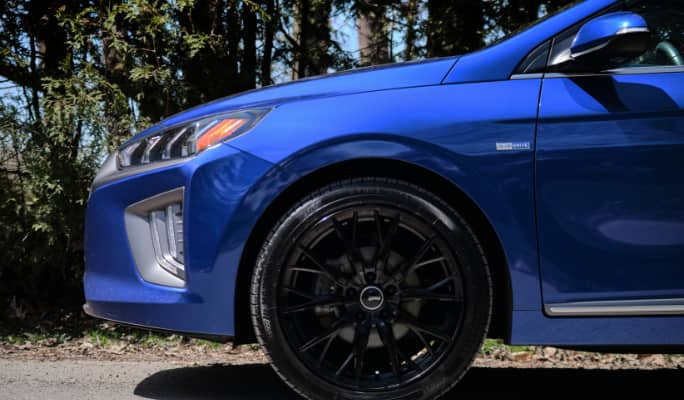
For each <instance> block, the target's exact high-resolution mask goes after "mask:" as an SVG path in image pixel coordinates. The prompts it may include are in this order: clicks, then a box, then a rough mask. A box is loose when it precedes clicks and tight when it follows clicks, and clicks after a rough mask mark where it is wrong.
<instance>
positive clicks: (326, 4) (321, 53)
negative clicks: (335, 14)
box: [293, 0, 333, 78]
mask: <svg viewBox="0 0 684 400" xmlns="http://www.w3.org/2000/svg"><path fill="white" fill-rule="evenodd" d="M331 13H332V0H298V1H297V2H296V3H295V19H296V29H295V34H296V40H295V41H294V42H293V45H294V68H293V77H294V78H303V77H306V76H312V75H320V74H325V73H326V72H328V68H330V67H331V66H332V64H333V57H332V55H331V54H330V44H331V42H332V40H331V35H330V15H331Z"/></svg>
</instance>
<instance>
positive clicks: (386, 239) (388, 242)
mask: <svg viewBox="0 0 684 400" xmlns="http://www.w3.org/2000/svg"><path fill="white" fill-rule="evenodd" d="M375 218H376V220H375V224H376V229H377V230H378V235H379V236H378V239H379V240H380V247H379V248H378V251H376V252H375V255H374V256H373V261H371V265H372V266H373V267H374V268H376V269H377V266H378V263H379V262H381V261H382V262H383V263H384V264H386V263H387V258H388V257H389V254H390V249H391V247H392V240H394V236H395V235H396V234H397V230H398V228H399V219H400V214H399V213H397V214H396V215H395V216H394V218H392V221H391V222H390V226H389V227H387V232H385V234H384V235H382V234H381V229H382V227H381V226H380V223H381V221H380V220H379V219H378V218H379V215H378V214H377V213H376V214H375ZM380 235H382V236H380ZM376 272H377V271H376Z"/></svg>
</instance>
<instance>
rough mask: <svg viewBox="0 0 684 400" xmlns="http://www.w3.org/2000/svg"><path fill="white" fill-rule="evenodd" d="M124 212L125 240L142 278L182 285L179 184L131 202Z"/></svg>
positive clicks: (182, 250) (152, 281) (181, 199)
mask: <svg viewBox="0 0 684 400" xmlns="http://www.w3.org/2000/svg"><path fill="white" fill-rule="evenodd" d="M124 216H125V221H126V233H127V234H128V243H129V244H130V247H131V253H132V255H133V258H134V259H135V264H136V267H137V269H138V272H139V273H140V276H141V277H142V279H144V280H145V281H147V282H150V283H154V284H157V285H164V286H172V287H184V286H185V283H186V282H185V280H186V265H185V243H183V238H184V235H183V188H177V189H173V190H170V191H168V192H165V193H161V194H158V195H156V196H153V197H150V198H147V199H144V200H142V201H139V202H137V203H135V204H131V205H130V206H128V207H127V208H126V212H125V213H124Z"/></svg>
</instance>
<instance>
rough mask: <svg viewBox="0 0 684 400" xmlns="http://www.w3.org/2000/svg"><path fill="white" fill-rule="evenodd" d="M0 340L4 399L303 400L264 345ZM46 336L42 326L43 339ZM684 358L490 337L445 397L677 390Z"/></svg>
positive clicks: (110, 338) (124, 337) (129, 335)
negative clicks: (507, 341)
mask: <svg viewBox="0 0 684 400" xmlns="http://www.w3.org/2000/svg"><path fill="white" fill-rule="evenodd" d="M95 328H96V329H93V330H81V331H79V332H85V333H80V334H71V333H67V332H69V331H68V330H66V329H64V330H62V332H63V333H60V334H52V335H44V334H36V333H31V332H27V333H21V334H18V335H17V334H13V335H4V336H0V339H2V340H0V400H3V399H13V400H21V399H40V398H43V399H50V400H52V399H54V400H74V399H94V400H99V399H132V398H148V399H229V400H231V399H232V400H254V399H256V400H259V399H264V400H273V399H278V400H288V399H293V400H294V399H298V398H299V397H297V395H295V394H294V393H293V392H292V391H291V390H290V389H289V388H288V387H287V386H286V385H284V384H283V383H282V382H281V381H280V379H279V378H278V377H277V376H276V375H275V373H274V372H273V371H272V369H271V368H270V366H269V365H268V364H266V359H265V357H264V355H263V353H262V352H261V351H260V349H259V348H258V346H238V347H233V346H232V345H230V344H227V345H222V344H216V343H210V342H207V341H203V340H197V339H188V338H182V337H177V336H175V335H171V336H157V335H153V334H152V333H145V332H137V331H130V332H129V331H126V330H121V329H119V328H112V327H109V326H108V325H103V324H100V325H98V326H96V327H95ZM42 331H46V330H45V329H41V330H40V332H42ZM683 371H684V355H660V354H642V355H636V354H597V353H590V352H578V351H569V350H561V349H556V348H553V347H527V346H505V345H503V344H501V343H500V342H497V341H492V340H488V341H487V342H486V343H485V345H484V347H483V349H482V351H481V352H480V354H479V355H478V357H477V359H476V361H475V366H474V368H473V369H471V371H470V372H469V373H468V374H467V375H466V377H465V378H464V380H463V381H462V382H461V383H460V384H459V385H457V387H456V388H455V389H454V390H453V391H452V392H450V393H449V394H448V395H447V396H446V397H445V399H447V400H456V399H463V398H475V396H477V398H480V397H481V396H482V395H483V394H487V393H499V392H501V391H505V392H506V393H507V394H521V395H529V394H531V393H540V394H541V393H558V390H559V388H562V391H563V393H566V394H567V393H577V394H578V395H586V393H588V392H589V393H591V392H606V391H607V392H613V393H615V392H625V391H626V392H634V391H647V392H650V393H654V392H675V393H678V392H680V391H681V383H680V382H681V378H682V377H683V376H684V373H683Z"/></svg>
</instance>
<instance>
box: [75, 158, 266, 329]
mask: <svg viewBox="0 0 684 400" xmlns="http://www.w3.org/2000/svg"><path fill="white" fill-rule="evenodd" d="M271 168H272V165H271V164H270V163H268V162H266V161H263V160H261V159H259V158H257V157H254V156H252V155H249V154H247V153H244V152H242V151H240V150H237V149H235V148H233V147H231V146H229V145H227V144H223V145H219V146H216V147H214V148H212V149H210V150H207V151H205V152H203V153H202V154H200V155H199V156H197V157H194V158H192V159H189V160H188V161H186V162H184V163H179V164H174V165H171V166H164V167H162V168H159V169H154V170H150V171H145V172H142V173H140V174H137V175H131V176H126V177H123V178H121V179H118V180H115V181H111V182H107V183H105V184H102V185H101V186H99V187H97V188H95V189H94V190H93V192H92V194H91V197H90V199H89V201H88V207H87V212H86V227H85V259H86V270H85V275H84V278H83V283H84V290H85V297H86V305H85V307H84V308H85V309H86V310H87V312H88V313H89V314H91V315H93V316H97V317H100V318H104V319H109V320H113V321H117V322H121V323H126V324H130V325H137V326H142V327H148V328H153V329H161V330H169V331H176V332H185V333H193V334H201V335H212V336H233V335H234V333H235V327H234V320H233V316H234V293H235V281H236V278H237V272H238V266H239V263H240V256H241V254H242V249H243V247H244V243H245V242H246V240H247V238H248V236H249V234H250V232H251V228H252V226H253V224H254V223H255V222H256V219H257V217H258V215H255V214H256V213H255V212H253V213H249V212H245V210H249V209H250V204H249V203H250V202H249V199H250V196H249V194H250V190H252V188H253V187H254V186H255V185H256V183H257V182H258V181H259V180H260V179H261V178H262V177H263V176H264V175H265V174H266V173H267V172H268V171H269V170H270V169H271ZM179 189H182V204H183V205H182V207H183V216H182V220H183V225H184V229H183V233H182V235H183V243H184V250H185V251H184V264H185V283H184V285H175V287H174V286H172V285H163V284H157V283H151V282H150V281H149V279H150V278H149V276H147V275H146V274H144V273H141V266H140V265H138V264H136V259H137V260H139V257H137V256H135V253H136V251H137V252H139V250H140V249H141V248H144V247H145V246H149V245H150V244H149V242H145V241H144V240H140V239H139V238H132V237H131V235H130V232H127V229H126V221H125V219H126V218H125V215H126V210H127V209H129V208H130V207H131V206H132V205H134V204H137V203H140V202H142V201H144V200H145V199H150V198H154V197H155V196H157V195H159V194H161V193H165V192H170V191H178V190H179ZM252 209H253V208H252ZM129 230H130V228H129ZM132 239H133V240H132ZM146 276H147V279H148V280H145V277H146Z"/></svg>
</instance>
